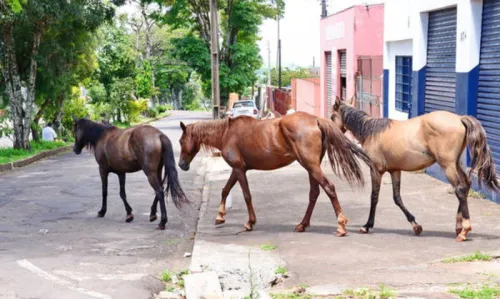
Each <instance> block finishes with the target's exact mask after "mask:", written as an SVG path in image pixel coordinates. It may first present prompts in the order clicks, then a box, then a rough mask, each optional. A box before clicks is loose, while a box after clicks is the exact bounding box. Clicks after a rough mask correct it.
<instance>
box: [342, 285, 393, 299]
mask: <svg viewBox="0 0 500 299" xmlns="http://www.w3.org/2000/svg"><path fill="white" fill-rule="evenodd" d="M395 297H396V295H395V292H394V291H393V290H392V289H391V288H388V287H387V286H385V285H383V284H381V285H379V289H378V290H370V289H369V288H359V289H356V290H352V289H347V290H345V291H344V293H343V294H342V296H339V297H337V298H355V299H390V298H395Z"/></svg>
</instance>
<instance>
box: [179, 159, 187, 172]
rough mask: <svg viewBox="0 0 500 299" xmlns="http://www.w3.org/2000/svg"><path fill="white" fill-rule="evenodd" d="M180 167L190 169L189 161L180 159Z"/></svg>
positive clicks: (185, 169)
mask: <svg viewBox="0 0 500 299" xmlns="http://www.w3.org/2000/svg"><path fill="white" fill-rule="evenodd" d="M179 167H180V169H182V170H184V171H188V170H189V163H186V162H185V161H184V160H180V161H179Z"/></svg>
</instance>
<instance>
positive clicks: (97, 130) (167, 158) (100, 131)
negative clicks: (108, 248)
mask: <svg viewBox="0 0 500 299" xmlns="http://www.w3.org/2000/svg"><path fill="white" fill-rule="evenodd" d="M74 136H75V145H74V146H73V151H74V152H75V153H76V154H77V155H78V154H80V153H81V152H82V149H83V148H84V147H87V148H88V149H89V150H91V151H94V155H95V159H96V161H97V163H98V164H99V173H100V175H101V182H102V208H101V210H100V211H99V212H98V213H97V216H98V217H104V215H105V214H106V210H107V196H108V175H109V173H116V174H117V175H118V179H119V182H120V197H121V199H122V200H123V204H124V205H125V211H126V212H127V218H126V222H131V221H132V220H134V215H133V214H132V208H131V207H130V205H129V204H128V202H127V195H126V193H125V174H126V173H131V172H137V171H139V170H142V171H144V174H146V176H147V178H148V181H149V184H150V185H151V187H152V188H153V189H154V191H155V193H156V195H155V198H154V202H153V205H152V206H151V214H150V216H149V220H150V221H151V222H153V221H155V220H156V219H157V217H156V209H157V205H158V202H160V210H161V220H160V223H159V225H158V228H157V229H160V230H164V229H165V224H166V223H167V221H168V219H167V210H166V207H165V191H166V193H168V192H169V191H170V195H171V197H172V200H173V202H174V204H175V206H176V207H177V208H180V207H181V206H182V205H183V204H185V203H189V200H188V199H187V198H186V195H185V194H184V191H183V190H182V188H181V185H180V183H179V179H178V177H177V169H176V165H175V158H174V151H173V149H172V143H171V142H170V140H169V138H168V137H167V136H166V135H165V134H163V133H162V132H161V131H160V130H158V129H156V128H154V127H152V126H148V125H144V126H137V127H132V128H128V129H119V128H116V127H114V126H112V125H109V124H102V123H96V122H93V121H91V120H88V119H86V118H82V119H76V118H74ZM163 168H165V176H164V177H163V178H162V170H163ZM165 180H166V181H167V188H166V190H164V188H163V185H164V184H165Z"/></svg>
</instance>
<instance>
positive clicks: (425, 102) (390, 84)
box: [384, 0, 500, 201]
mask: <svg viewBox="0 0 500 299" xmlns="http://www.w3.org/2000/svg"><path fill="white" fill-rule="evenodd" d="M434 110H448V111H452V112H454V113H457V114H469V115H473V116H476V117H477V118H478V119H479V121H480V122H481V123H482V125H483V126H484V128H485V130H486V133H487V137H488V143H489V145H490V148H491V150H492V152H493V156H494V160H495V164H496V168H497V169H500V0H387V1H386V3H385V19H384V116H386V117H389V118H392V119H407V118H408V117H412V116H417V115H422V114H424V113H427V112H430V111H434ZM467 162H468V161H467ZM427 172H428V173H430V174H431V175H434V176H436V177H439V178H444V177H443V176H442V173H441V172H440V171H438V167H431V168H430V169H428V170H427ZM483 191H484V190H483ZM497 196H498V195H496V194H490V197H492V198H493V200H495V201H497V200H496V199H497ZM498 198H499V199H500V197H498Z"/></svg>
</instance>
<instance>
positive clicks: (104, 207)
mask: <svg viewBox="0 0 500 299" xmlns="http://www.w3.org/2000/svg"><path fill="white" fill-rule="evenodd" d="M99 174H100V175H101V184H102V206H101V210H100V211H99V212H97V217H104V215H106V211H107V209H108V175H109V170H108V169H107V168H105V167H99Z"/></svg>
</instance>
